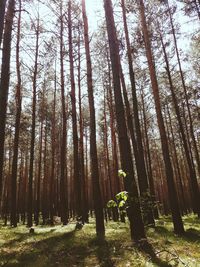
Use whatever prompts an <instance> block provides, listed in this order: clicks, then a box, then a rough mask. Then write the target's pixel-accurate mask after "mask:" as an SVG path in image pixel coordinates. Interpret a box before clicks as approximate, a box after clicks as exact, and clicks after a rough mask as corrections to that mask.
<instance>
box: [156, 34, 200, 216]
mask: <svg viewBox="0 0 200 267" xmlns="http://www.w3.org/2000/svg"><path fill="white" fill-rule="evenodd" d="M160 40H161V44H162V49H163V54H164V59H165V64H166V71H167V76H168V80H169V87H170V91H171V95H172V101H173V105H174V109H175V113H176V117H177V121H178V125H179V130H180V133H181V139H182V142H183V147H184V151H185V156H186V160H187V165H188V168H189V177H188V178H189V180H190V183H191V187H192V203H193V210H194V212H197V214H198V216H200V192H199V188H198V181H197V177H196V172H195V169H194V168H193V164H192V161H191V157H190V152H189V148H188V142H187V137H186V135H185V131H184V127H183V123H182V119H181V112H180V109H179V105H178V100H177V97H176V94H175V92H174V86H173V81H172V77H171V72H170V66H169V60H168V56H167V52H166V48H165V45H164V42H163V37H162V35H161V33H160Z"/></svg>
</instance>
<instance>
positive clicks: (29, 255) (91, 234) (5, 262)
mask: <svg viewBox="0 0 200 267" xmlns="http://www.w3.org/2000/svg"><path fill="white" fill-rule="evenodd" d="M184 223H185V228H186V234H185V235H184V236H181V237H179V236H177V235H175V234H174V233H173V227H172V223H171V220H170V218H169V217H167V218H164V217H163V218H161V219H160V220H158V221H157V222H156V227H155V228H149V229H147V236H148V240H149V243H150V244H151V245H152V247H153V249H154V253H155V255H154V257H152V254H151V253H148V251H143V250H142V249H138V248H137V247H136V246H134V245H133V243H132V242H131V240H130V233H129V225H128V223H126V224H124V223H120V222H119V223H115V222H108V223H106V239H105V240H98V239H97V238H96V235H95V225H94V220H92V221H91V222H90V224H86V225H85V226H84V227H83V228H82V230H79V231H75V230H74V229H75V224H74V223H70V224H69V225H67V226H54V227H49V226H46V227H44V226H38V227H34V229H35V233H34V234H30V233H29V229H28V228H27V227H26V226H22V225H20V226H18V227H17V228H11V227H8V226H7V227H4V226H1V227H0V266H8V267H9V266H19V267H23V266H24V267H29V266H33V267H42V266H59V267H60V266H61V267H62V266H63V267H64V266H69V267H73V266H83V267H86V266H88V267H95V266H96V267H97V266H103V267H109V266H117V267H120V266H121V267H128V266H130V267H132V266H133V267H134V266H136V267H137V266H197V267H198V266H200V225H199V220H198V219H196V217H194V216H184ZM158 261H159V265H158V263H157V262H158Z"/></svg>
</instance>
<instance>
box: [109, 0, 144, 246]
mask: <svg viewBox="0 0 200 267" xmlns="http://www.w3.org/2000/svg"><path fill="white" fill-rule="evenodd" d="M104 9H105V16H106V25H107V32H108V39H109V48H110V58H111V65H112V73H113V84H114V98H115V110H116V120H117V129H118V137H119V148H120V156H121V166H122V169H123V171H124V172H125V173H126V175H127V176H126V177H125V180H124V182H125V190H126V191H128V193H129V208H128V210H127V214H128V218H129V221H130V230H131V238H132V239H133V240H135V241H136V242H138V241H139V240H140V239H142V238H145V237H146V236H145V231H144V224H143V221H142V215H141V210H140V205H139V198H138V190H137V185H136V182H135V179H134V170H133V160H132V155H131V148H130V142H129V138H128V134H127V127H126V120H125V112H124V105H123V100H122V94H121V85H120V62H119V47H118V41H117V35H116V28H115V22H114V16H113V8H112V2H111V1H110V0H104Z"/></svg>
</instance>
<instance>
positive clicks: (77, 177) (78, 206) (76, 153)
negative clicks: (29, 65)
mask: <svg viewBox="0 0 200 267" xmlns="http://www.w3.org/2000/svg"><path fill="white" fill-rule="evenodd" d="M71 12H72V10H71V1H69V2H68V41H69V62H70V82H71V103H72V132H73V158H74V188H75V196H76V201H75V204H76V212H77V219H78V220H82V210H81V186H82V185H81V179H80V172H79V167H80V166H79V146H78V130H77V116H76V91H75V79H74V59H73V37H72V18H71Z"/></svg>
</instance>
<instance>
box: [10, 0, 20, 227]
mask: <svg viewBox="0 0 200 267" xmlns="http://www.w3.org/2000/svg"><path fill="white" fill-rule="evenodd" d="M21 9H22V3H21V0H19V17H18V23H17V45H16V70H17V85H16V96H15V97H16V117H15V137H14V148H13V161H12V174H11V225H12V226H14V227H16V226H17V217H16V208H17V203H16V201H17V163H18V146H19V132H20V119H21V73H20V59H19V52H20V51H19V48H20V34H21Z"/></svg>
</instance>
